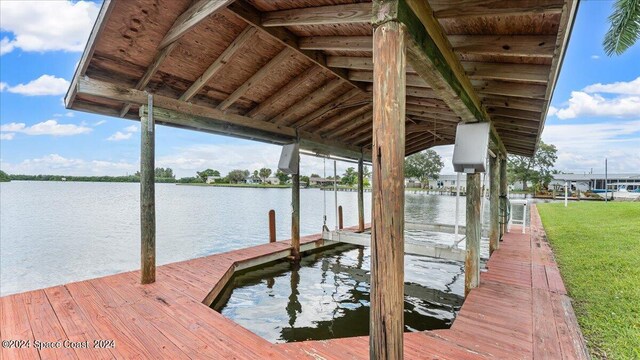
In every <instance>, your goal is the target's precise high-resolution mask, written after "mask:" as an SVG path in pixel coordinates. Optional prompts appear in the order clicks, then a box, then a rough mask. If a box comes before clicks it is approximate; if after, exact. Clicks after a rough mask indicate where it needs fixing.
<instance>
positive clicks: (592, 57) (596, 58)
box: [591, 55, 600, 60]
mask: <svg viewBox="0 0 640 360" xmlns="http://www.w3.org/2000/svg"><path fill="white" fill-rule="evenodd" d="M591 59H593V60H598V59H600V56H599V55H591Z"/></svg>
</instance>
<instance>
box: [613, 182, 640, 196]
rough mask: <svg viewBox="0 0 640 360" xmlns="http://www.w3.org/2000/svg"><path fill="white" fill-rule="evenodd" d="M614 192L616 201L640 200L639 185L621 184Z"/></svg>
mask: <svg viewBox="0 0 640 360" xmlns="http://www.w3.org/2000/svg"><path fill="white" fill-rule="evenodd" d="M616 186H617V187H618V188H617V189H616V191H614V192H613V198H614V199H620V200H623V199H624V200H637V199H640V184H638V183H619V184H616Z"/></svg>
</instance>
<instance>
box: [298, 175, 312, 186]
mask: <svg viewBox="0 0 640 360" xmlns="http://www.w3.org/2000/svg"><path fill="white" fill-rule="evenodd" d="M309 182H310V180H309V177H308V176H300V183H302V184H304V186H309Z"/></svg>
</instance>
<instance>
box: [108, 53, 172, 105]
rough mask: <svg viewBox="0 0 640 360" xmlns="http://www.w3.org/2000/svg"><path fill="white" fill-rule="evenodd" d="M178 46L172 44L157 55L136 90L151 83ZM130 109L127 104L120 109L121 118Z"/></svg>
mask: <svg viewBox="0 0 640 360" xmlns="http://www.w3.org/2000/svg"><path fill="white" fill-rule="evenodd" d="M176 45H178V43H177V42H174V43H173V44H170V45H169V46H167V47H165V48H164V49H162V50H160V51H159V52H157V53H156V56H155V57H154V58H153V61H151V65H149V67H147V70H146V71H145V72H144V75H142V78H140V80H138V83H137V84H136V86H135V87H134V89H136V90H143V89H144V88H145V87H146V86H147V85H148V84H149V81H151V78H153V75H155V74H156V72H157V71H158V69H159V68H160V65H162V62H163V61H164V59H166V58H167V57H168V56H169V55H170V54H171V52H172V51H173V49H175V47H176ZM130 108H131V104H127V103H125V104H124V106H123V107H122V109H120V117H124V116H125V115H126V114H127V113H128V112H129V109H130Z"/></svg>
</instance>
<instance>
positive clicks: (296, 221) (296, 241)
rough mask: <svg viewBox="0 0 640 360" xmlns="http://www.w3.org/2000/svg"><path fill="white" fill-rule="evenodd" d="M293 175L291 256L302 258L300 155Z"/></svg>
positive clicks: (297, 258) (296, 258)
mask: <svg viewBox="0 0 640 360" xmlns="http://www.w3.org/2000/svg"><path fill="white" fill-rule="evenodd" d="M296 156H298V162H297V167H296V169H295V174H292V175H291V210H292V211H291V256H293V258H294V259H295V260H300V159H299V157H300V155H296Z"/></svg>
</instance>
